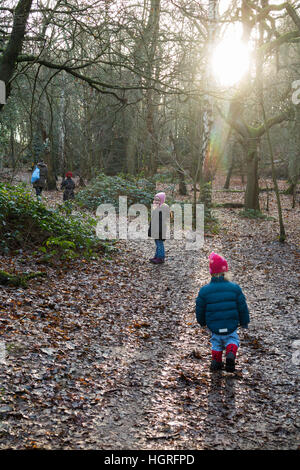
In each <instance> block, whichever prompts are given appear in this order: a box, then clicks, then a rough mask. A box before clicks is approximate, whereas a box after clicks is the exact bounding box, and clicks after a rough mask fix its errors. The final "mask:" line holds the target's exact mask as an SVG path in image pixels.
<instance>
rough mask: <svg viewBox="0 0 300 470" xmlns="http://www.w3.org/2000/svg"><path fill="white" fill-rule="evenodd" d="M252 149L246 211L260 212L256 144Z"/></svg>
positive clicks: (248, 159)
mask: <svg viewBox="0 0 300 470" xmlns="http://www.w3.org/2000/svg"><path fill="white" fill-rule="evenodd" d="M250 145H251V146H252V149H249V150H248V154H247V159H246V163H247V170H246V171H247V184H246V192H245V201H244V205H245V209H254V210H258V211H259V210H260V207H259V184H258V155H257V149H256V148H253V147H254V146H255V147H256V142H255V143H252V144H250Z"/></svg>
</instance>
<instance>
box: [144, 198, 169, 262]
mask: <svg viewBox="0 0 300 470" xmlns="http://www.w3.org/2000/svg"><path fill="white" fill-rule="evenodd" d="M165 200H166V195H165V193H163V192H160V193H157V194H156V195H155V196H154V200H153V206H154V209H153V212H152V214H151V223H150V227H149V230H148V236H149V237H152V238H154V241H155V245H156V251H155V255H154V258H151V259H150V260H149V261H150V262H151V263H153V264H161V263H164V262H165V247H164V241H165V239H166V236H167V225H168V222H169V220H170V219H169V218H170V208H169V206H168V204H166V203H165Z"/></svg>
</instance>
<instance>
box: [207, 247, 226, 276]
mask: <svg viewBox="0 0 300 470" xmlns="http://www.w3.org/2000/svg"><path fill="white" fill-rule="evenodd" d="M208 259H209V272H210V274H218V273H224V272H226V271H228V264H227V261H226V259H225V258H223V257H222V256H220V255H217V253H214V252H212V253H211V254H210V255H209V257H208Z"/></svg>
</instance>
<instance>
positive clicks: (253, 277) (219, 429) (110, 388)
mask: <svg viewBox="0 0 300 470" xmlns="http://www.w3.org/2000/svg"><path fill="white" fill-rule="evenodd" d="M221 197H222V196H221V194H220V193H218V194H217V195H216V198H221ZM234 197H235V198H236V194H235V195H234ZM228 198H229V196H228V194H226V200H228ZM283 202H284V204H283V207H284V208H285V209H284V210H286V212H287V207H288V204H289V199H288V198H286V199H284V201H283ZM269 203H270V215H272V216H274V217H275V216H276V208H275V203H274V200H273V199H272V198H270V202H269ZM272 204H273V206H272ZM272 208H273V209H272ZM299 212H300V211H299V208H296V209H294V212H293V213H289V217H287V222H286V223H287V227H286V228H287V233H288V241H287V243H285V244H280V243H278V242H277V239H276V233H277V225H276V221H274V220H268V221H266V220H263V221H262V220H251V219H242V218H241V217H240V216H239V215H238V210H236V209H233V210H230V209H218V210H217V211H216V215H217V217H218V219H219V224H220V227H221V229H220V233H219V234H216V235H213V236H209V237H206V239H205V244H204V246H203V248H202V249H201V250H200V251H187V250H186V249H185V244H184V241H178V240H170V241H167V242H166V256H167V261H166V263H165V264H164V265H160V266H153V265H151V264H149V262H148V258H149V257H150V256H151V255H152V254H153V251H154V244H153V242H152V241H147V242H145V241H143V242H138V241H128V242H126V243H125V242H120V243H119V248H120V252H119V253H118V254H117V255H114V256H113V257H112V258H111V259H103V260H101V261H97V260H92V261H91V262H89V263H81V262H80V261H79V260H76V261H74V263H73V264H72V266H71V267H70V269H64V267H63V266H62V267H61V269H55V268H54V267H50V266H49V267H47V278H46V279H47V280H45V279H43V280H40V279H35V280H33V281H32V282H31V283H30V285H29V286H28V288H27V289H22V288H14V287H8V286H6V287H3V286H2V287H1V288H0V312H1V318H0V319H1V321H0V329H1V341H2V344H3V342H4V343H5V351H6V355H5V360H2V361H1V364H0V383H1V386H0V435H1V444H0V448H1V449H24V448H25V449H32V448H34V449H104V450H105V449H116V450H117V449H144V450H147V449H151V450H155V449H166V450H168V449H170V450H186V449H187V450H190V449H192V450H203V449H233V450H235V449H242V450H247V449H296V448H298V446H299V418H298V410H299V401H298V400H299V395H298V393H299V392H298V391H299V364H297V363H294V362H295V361H294V362H293V360H292V358H293V352H294V349H293V348H294V346H293V345H294V344H295V341H299V339H300V338H299V259H300V255H299V239H300V237H299ZM296 221H297V224H296ZM211 251H216V252H220V253H222V254H223V255H225V256H226V258H227V260H228V263H229V266H230V268H231V272H232V277H233V280H236V282H238V283H239V284H240V285H241V287H242V288H243V290H244V292H245V294H246V297H247V301H248V305H249V308H250V315H251V323H250V325H249V330H241V331H240V338H241V347H240V349H239V351H238V357H237V370H236V372H235V373H233V374H230V373H226V372H223V371H222V372H220V373H215V374H212V373H211V372H210V371H209V364H210V343H209V333H208V332H207V331H206V330H205V329H204V330H203V329H201V328H200V327H199V325H198V324H197V323H196V321H195V311H194V310H195V298H196V296H197V293H198V290H199V288H200V286H201V285H203V284H204V283H206V282H208V281H209V273H208V263H207V258H208V254H209V253H210V252H211ZM24 256H25V255H24V253H23V255H22V259H23V261H22V263H21V262H20V263H19V261H18V258H17V257H16V258H14V259H10V260H9V265H10V270H11V271H13V270H15V271H16V272H17V271H18V270H20V271H21V264H23V263H24ZM30 263H31V265H30V268H31V269H35V268H36V269H40V266H35V265H34V261H33V260H31V261H30ZM7 264H8V259H7V257H6V258H1V259H0V265H1V266H5V267H6V268H7Z"/></svg>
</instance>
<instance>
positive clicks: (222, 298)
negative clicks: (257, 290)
mask: <svg viewBox="0 0 300 470" xmlns="http://www.w3.org/2000/svg"><path fill="white" fill-rule="evenodd" d="M209 271H210V274H211V276H212V278H211V281H210V283H209V284H206V285H205V286H203V287H202V288H201V289H200V291H199V294H198V297H197V299H196V318H197V321H198V323H200V325H201V326H207V327H208V329H209V330H210V332H211V339H210V341H211V345H212V361H211V367H210V368H211V370H212V371H215V370H220V369H222V368H223V362H222V354H223V350H224V349H225V351H226V364H225V370H226V371H228V372H233V371H234V370H235V358H236V353H237V350H238V347H239V344H240V342H239V336H238V333H237V328H238V326H241V327H242V328H247V327H248V323H249V322H250V318H249V310H248V306H247V302H246V299H245V296H244V294H243V292H242V289H241V288H240V286H239V285H238V284H235V283H233V282H230V281H228V280H227V279H225V277H224V274H225V272H227V271H228V264H227V261H226V259H224V258H223V257H222V256H220V255H218V254H216V253H214V252H212V253H211V254H210V255H209Z"/></svg>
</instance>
